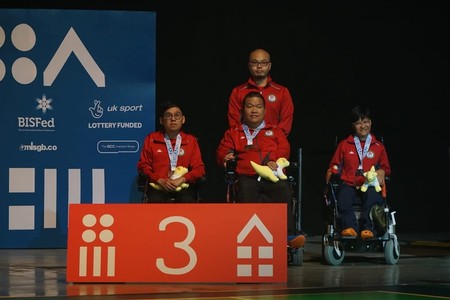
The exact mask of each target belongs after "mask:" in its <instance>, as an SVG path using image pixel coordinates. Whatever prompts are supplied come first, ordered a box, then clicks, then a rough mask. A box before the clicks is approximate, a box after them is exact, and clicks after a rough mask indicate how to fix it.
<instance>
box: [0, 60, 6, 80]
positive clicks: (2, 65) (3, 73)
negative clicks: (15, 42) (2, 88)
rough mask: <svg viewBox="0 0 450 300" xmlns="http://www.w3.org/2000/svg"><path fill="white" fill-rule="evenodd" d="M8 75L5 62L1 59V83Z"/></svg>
mask: <svg viewBox="0 0 450 300" xmlns="http://www.w3.org/2000/svg"><path fill="white" fill-rule="evenodd" d="M5 74H6V67H5V64H4V63H3V61H2V60H1V59H0V81H2V80H3V78H4V77H5Z"/></svg>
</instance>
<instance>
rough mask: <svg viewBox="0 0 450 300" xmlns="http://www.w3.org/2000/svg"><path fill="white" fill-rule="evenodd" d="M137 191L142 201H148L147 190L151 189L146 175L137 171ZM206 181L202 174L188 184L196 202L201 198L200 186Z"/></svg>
mask: <svg viewBox="0 0 450 300" xmlns="http://www.w3.org/2000/svg"><path fill="white" fill-rule="evenodd" d="M136 182H137V187H138V191H139V192H140V193H142V203H149V196H148V191H149V189H151V187H150V185H149V182H148V179H147V176H146V175H145V174H143V173H141V172H138V176H137V178H136ZM205 182H206V177H205V176H203V177H202V178H200V179H199V180H198V181H197V182H195V183H193V184H190V187H189V188H190V189H192V190H193V193H194V194H195V198H196V201H197V203H200V202H201V201H202V199H203V197H202V193H201V186H202V185H203V184H204V183H205Z"/></svg>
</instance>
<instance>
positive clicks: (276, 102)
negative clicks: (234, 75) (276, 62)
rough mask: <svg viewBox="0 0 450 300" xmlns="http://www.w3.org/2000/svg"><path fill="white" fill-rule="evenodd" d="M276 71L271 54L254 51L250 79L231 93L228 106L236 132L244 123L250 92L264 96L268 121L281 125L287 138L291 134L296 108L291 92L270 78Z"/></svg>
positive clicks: (229, 117)
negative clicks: (272, 71)
mask: <svg viewBox="0 0 450 300" xmlns="http://www.w3.org/2000/svg"><path fill="white" fill-rule="evenodd" d="M271 68H272V62H271V61H270V54H269V53H268V52H267V51H266V50H263V49H256V50H253V51H252V52H251V53H250V55H249V58H248V70H249V72H250V78H249V79H248V80H247V82H245V83H244V84H241V85H239V86H236V87H235V88H233V90H232V91H231V95H230V99H229V102H228V123H229V126H230V128H234V127H236V126H237V125H239V124H240V123H241V121H242V120H241V110H242V102H243V100H244V96H245V95H246V94H247V93H248V92H250V91H257V92H259V93H261V94H262V95H263V97H264V99H265V100H266V115H265V121H266V122H267V123H271V124H272V125H277V126H278V127H279V128H280V129H281V130H283V132H284V134H285V135H286V136H288V135H289V133H290V132H291V127H292V120H293V116H294V104H293V101H292V97H291V94H290V93H289V90H288V89H287V88H286V87H284V86H282V85H280V84H278V83H275V82H274V81H273V80H272V78H271V77H270V75H269V72H270V69H271Z"/></svg>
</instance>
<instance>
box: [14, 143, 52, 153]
mask: <svg viewBox="0 0 450 300" xmlns="http://www.w3.org/2000/svg"><path fill="white" fill-rule="evenodd" d="M19 150H20V151H36V152H41V151H56V150H58V146H56V145H44V144H36V145H35V144H34V143H33V142H31V143H30V144H29V145H24V144H22V145H20V146H19Z"/></svg>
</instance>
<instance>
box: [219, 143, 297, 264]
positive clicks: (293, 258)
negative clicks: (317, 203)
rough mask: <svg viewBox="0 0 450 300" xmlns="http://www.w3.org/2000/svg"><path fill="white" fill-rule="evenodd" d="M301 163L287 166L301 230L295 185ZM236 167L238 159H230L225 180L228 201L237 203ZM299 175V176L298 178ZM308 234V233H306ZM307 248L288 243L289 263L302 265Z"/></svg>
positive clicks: (293, 201)
mask: <svg viewBox="0 0 450 300" xmlns="http://www.w3.org/2000/svg"><path fill="white" fill-rule="evenodd" d="M299 153H300V154H299V156H300V158H301V151H300V152H299ZM300 164H301V163H297V162H294V163H292V162H291V163H290V166H289V167H288V168H287V170H286V171H287V177H288V179H287V180H288V181H289V183H290V187H291V189H292V199H291V201H292V202H291V203H290V205H292V213H293V214H294V220H295V225H296V231H297V232H301V227H300V199H299V197H297V196H296V191H295V187H297V184H298V183H297V182H300V177H299V176H300ZM235 169H236V161H235V160H230V161H228V162H227V164H226V167H225V182H226V185H227V188H226V193H227V195H226V201H227V202H228V203H236V199H237V192H238V191H237V178H236V175H235V172H234V171H235ZM296 177H297V178H296ZM298 194H300V188H299V189H298ZM304 235H305V236H306V234H304ZM304 252H305V249H304V247H301V248H291V247H289V246H288V245H287V260H288V264H289V265H292V266H301V265H303V256H304Z"/></svg>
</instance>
